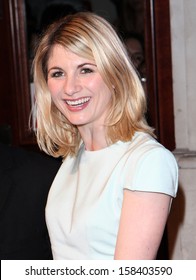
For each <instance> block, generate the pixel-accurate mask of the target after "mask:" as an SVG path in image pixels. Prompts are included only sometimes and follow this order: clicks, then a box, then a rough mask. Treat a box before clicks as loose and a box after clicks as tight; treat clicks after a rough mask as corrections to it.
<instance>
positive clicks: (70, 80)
mask: <svg viewBox="0 0 196 280" xmlns="http://www.w3.org/2000/svg"><path fill="white" fill-rule="evenodd" d="M81 88H82V86H81V84H80V81H79V80H78V78H77V77H75V76H67V77H66V79H65V85H64V92H65V94H67V95H68V96H72V95H74V94H75V93H77V92H79V91H80V90H81Z"/></svg>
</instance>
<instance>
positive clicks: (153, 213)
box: [47, 45, 171, 260]
mask: <svg viewBox="0 0 196 280" xmlns="http://www.w3.org/2000/svg"><path fill="white" fill-rule="evenodd" d="M47 83H48V88H49V90H50V93H51V97H52V100H53V102H54V103H55V105H56V106H57V108H58V109H59V110H60V111H61V112H62V113H63V114H64V116H65V117H66V118H67V119H68V120H69V121H70V122H71V123H72V124H74V125H76V126H77V127H78V129H79V132H80V134H81V137H82V139H83V141H84V144H85V147H86V149H87V150H91V151H93V150H99V149H103V148H105V147H107V142H106V137H105V134H106V131H105V126H104V123H105V121H106V117H107V113H108V108H109V106H110V103H111V96H112V94H113V92H111V91H110V90H109V88H108V87H107V86H106V84H105V83H104V80H103V79H102V77H101V75H100V73H99V72H98V69H97V66H96V64H95V61H93V60H88V59H86V58H83V57H80V56H78V55H76V54H74V53H72V52H70V51H67V50H65V48H63V47H62V46H60V45H56V46H55V47H54V49H53V52H52V54H51V57H50V58H49V61H48V82H47ZM170 202H171V198H170V197H169V196H167V195H164V194H158V193H147V192H137V191H135V192H132V191H128V190H125V191H124V199H123V205H122V212H121V219H120V226H119V233H118V237H117V244H116V250H115V256H114V258H115V259H121V260H122V259H154V258H155V257H156V253H157V250H158V247H159V244H160V241H161V238H162V234H163V231H164V227H165V224H166V221H167V216H168V213H169V206H170Z"/></svg>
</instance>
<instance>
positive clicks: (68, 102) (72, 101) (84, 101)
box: [66, 97, 90, 106]
mask: <svg viewBox="0 0 196 280" xmlns="http://www.w3.org/2000/svg"><path fill="white" fill-rule="evenodd" d="M89 100H90V97H85V98H81V99H78V100H66V103H67V104H68V105H70V106H76V105H82V104H84V103H86V102H88V101H89Z"/></svg>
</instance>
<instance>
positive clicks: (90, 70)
mask: <svg viewBox="0 0 196 280" xmlns="http://www.w3.org/2000/svg"><path fill="white" fill-rule="evenodd" d="M92 72H93V70H92V69H90V68H83V69H82V70H81V73H82V74H88V73H92Z"/></svg>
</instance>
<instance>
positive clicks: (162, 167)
mask: <svg viewBox="0 0 196 280" xmlns="http://www.w3.org/2000/svg"><path fill="white" fill-rule="evenodd" d="M132 175H133V177H132V180H131V184H130V185H129V182H128V180H126V186H125V188H126V189H130V190H135V191H146V192H159V193H164V194H168V195H171V196H172V197H175V196H176V193H177V188H178V166H177V162H176V159H175V157H174V155H173V154H172V153H171V152H170V151H169V150H167V149H166V148H164V147H157V148H153V149H151V150H149V151H147V152H145V153H144V154H143V155H142V156H140V157H139V160H138V161H137V162H136V163H135V168H134V174H132ZM127 179H128V178H127Z"/></svg>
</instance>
